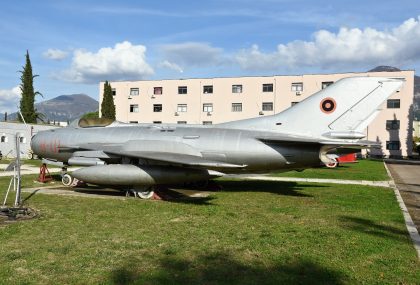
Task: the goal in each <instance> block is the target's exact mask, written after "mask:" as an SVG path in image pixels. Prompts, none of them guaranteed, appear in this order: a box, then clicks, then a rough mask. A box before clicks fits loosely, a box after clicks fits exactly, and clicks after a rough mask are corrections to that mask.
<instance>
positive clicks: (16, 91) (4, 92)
mask: <svg viewBox="0 0 420 285" xmlns="http://www.w3.org/2000/svg"><path fill="white" fill-rule="evenodd" d="M20 95H21V91H20V87H19V86H16V87H14V88H12V89H0V113H5V112H8V113H9V114H10V113H11V112H16V111H17V110H18V105H19V101H20V97H21V96H20Z"/></svg>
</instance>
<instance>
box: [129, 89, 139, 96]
mask: <svg viewBox="0 0 420 285" xmlns="http://www.w3.org/2000/svg"><path fill="white" fill-rule="evenodd" d="M139 93H140V92H139V89H138V88H130V96H138V95H139Z"/></svg>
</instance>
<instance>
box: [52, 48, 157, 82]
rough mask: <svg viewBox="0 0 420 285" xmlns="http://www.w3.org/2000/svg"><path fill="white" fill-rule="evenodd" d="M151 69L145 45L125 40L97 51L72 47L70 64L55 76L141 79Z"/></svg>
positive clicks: (83, 79) (86, 79)
mask: <svg viewBox="0 0 420 285" xmlns="http://www.w3.org/2000/svg"><path fill="white" fill-rule="evenodd" d="M153 73H154V71H153V69H152V68H151V67H150V66H149V64H148V63H147V62H146V47H145V46H143V45H132V44H131V43H130V42H128V41H124V42H122V43H117V44H115V47H105V48H101V49H99V50H98V51H97V52H96V53H93V52H89V51H85V50H81V49H78V50H75V51H74V54H73V59H72V64H71V67H70V68H69V69H67V70H64V71H63V72H61V74H60V75H59V76H58V77H59V78H60V79H64V80H66V81H71V82H80V83H98V82H99V81H101V80H134V79H143V78H144V77H146V76H149V75H152V74H153Z"/></svg>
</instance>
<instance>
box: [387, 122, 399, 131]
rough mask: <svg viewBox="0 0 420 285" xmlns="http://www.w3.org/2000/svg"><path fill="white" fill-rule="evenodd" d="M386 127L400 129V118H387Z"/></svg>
mask: <svg viewBox="0 0 420 285" xmlns="http://www.w3.org/2000/svg"><path fill="white" fill-rule="evenodd" d="M386 129H387V130H399V129H400V120H386Z"/></svg>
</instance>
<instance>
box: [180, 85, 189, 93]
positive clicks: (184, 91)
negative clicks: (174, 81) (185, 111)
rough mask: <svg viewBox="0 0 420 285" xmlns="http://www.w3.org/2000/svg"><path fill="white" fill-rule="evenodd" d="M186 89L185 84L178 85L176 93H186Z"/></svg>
mask: <svg viewBox="0 0 420 285" xmlns="http://www.w3.org/2000/svg"><path fill="white" fill-rule="evenodd" d="M187 93H188V89H187V86H178V94H187Z"/></svg>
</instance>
